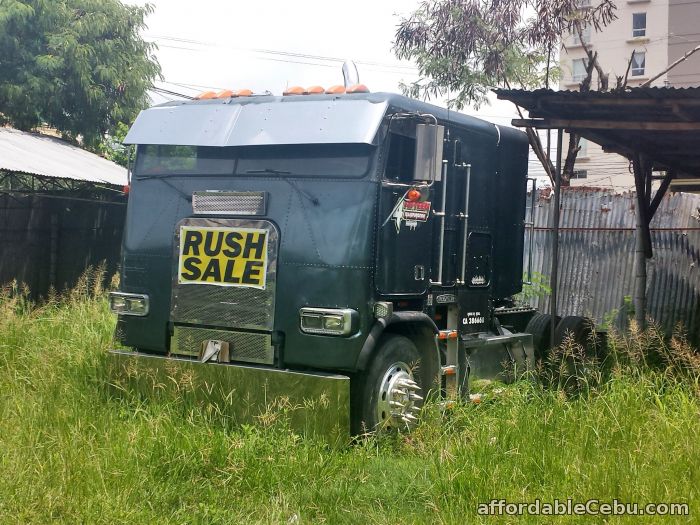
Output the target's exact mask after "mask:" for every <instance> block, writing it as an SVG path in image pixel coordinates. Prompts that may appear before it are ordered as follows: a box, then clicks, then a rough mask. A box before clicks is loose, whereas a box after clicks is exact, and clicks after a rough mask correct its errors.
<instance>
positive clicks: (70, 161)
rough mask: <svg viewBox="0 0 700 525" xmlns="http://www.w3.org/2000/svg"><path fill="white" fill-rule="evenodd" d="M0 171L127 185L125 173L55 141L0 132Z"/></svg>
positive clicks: (70, 146) (121, 168)
mask: <svg viewBox="0 0 700 525" xmlns="http://www.w3.org/2000/svg"><path fill="white" fill-rule="evenodd" d="M0 170H5V171H13V172H20V173H27V174H31V175H40V176H44V177H54V178H60V179H72V180H79V181H86V182H101V183H105V184H111V185H115V186H124V185H126V184H127V183H128V177H127V170H126V169H125V168H123V167H121V166H119V165H118V164H115V163H114V162H111V161H109V160H107V159H104V158H102V157H100V156H99V155H95V154H94V153H90V152H89V151H85V150H83V149H80V148H78V147H76V146H73V145H72V144H69V143H67V142H65V141H63V140H60V139H57V138H55V137H48V136H46V135H39V134H37V133H28V132H25V131H19V130H16V129H12V128H0Z"/></svg>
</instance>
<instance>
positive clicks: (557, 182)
mask: <svg viewBox="0 0 700 525" xmlns="http://www.w3.org/2000/svg"><path fill="white" fill-rule="evenodd" d="M562 143H563V130H561V129H558V130H557V166H556V173H555V177H554V210H553V217H552V222H553V223H554V224H552V227H553V231H552V270H551V275H550V281H549V286H550V288H551V290H552V291H551V297H550V300H549V315H550V316H551V319H552V322H551V323H550V325H551V328H550V332H549V337H550V339H549V343H550V345H551V346H554V331H555V330H556V328H557V323H556V322H555V320H556V318H557V288H558V286H557V285H558V277H559V276H558V273H559V212H560V210H559V207H560V203H561V148H562Z"/></svg>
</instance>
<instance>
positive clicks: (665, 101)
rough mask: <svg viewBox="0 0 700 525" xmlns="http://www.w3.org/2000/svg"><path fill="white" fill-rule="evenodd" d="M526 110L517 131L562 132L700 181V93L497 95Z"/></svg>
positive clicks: (514, 92)
mask: <svg viewBox="0 0 700 525" xmlns="http://www.w3.org/2000/svg"><path fill="white" fill-rule="evenodd" d="M496 94H497V96H498V98H500V99H505V100H510V101H511V102H514V103H515V104H517V105H518V106H521V107H523V108H525V109H527V110H528V112H529V113H530V119H516V120H514V121H513V124H514V125H516V126H532V127H536V128H545V129H546V128H561V129H566V130H567V131H572V132H575V133H577V134H579V135H581V136H582V137H584V138H586V139H589V140H591V141H593V142H596V143H598V144H600V145H601V146H602V147H603V149H604V150H605V151H609V152H614V153H619V154H621V155H624V156H625V157H627V158H630V159H631V158H632V157H633V156H634V155H635V154H640V153H641V154H643V155H644V156H646V157H647V158H649V159H650V160H651V161H652V162H653V163H654V166H655V167H657V168H660V169H672V170H675V171H676V172H677V174H678V175H682V176H685V177H690V178H700V148H699V147H698V145H699V144H700V88H685V89H677V88H667V87H645V88H632V89H629V90H627V91H622V92H614V91H613V92H605V93H602V92H599V91H590V92H586V93H580V92H578V91H552V90H549V89H538V90H534V91H524V90H518V89H508V90H506V89H499V90H496Z"/></svg>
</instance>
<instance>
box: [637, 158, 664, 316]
mask: <svg viewBox="0 0 700 525" xmlns="http://www.w3.org/2000/svg"><path fill="white" fill-rule="evenodd" d="M632 165H633V167H634V185H635V188H636V190H637V205H636V209H635V212H636V213H635V215H636V219H637V221H636V232H635V248H634V297H633V304H634V319H635V321H636V322H637V326H639V328H641V329H644V328H646V302H647V301H646V299H647V259H650V258H651V256H652V248H651V232H650V231H649V223H650V222H651V218H652V215H653V213H652V211H651V171H652V166H651V164H650V163H649V162H647V161H646V159H644V158H643V157H642V155H640V154H636V155H635V156H634V159H633V160H632ZM662 196H663V194H662ZM657 206H658V204H657Z"/></svg>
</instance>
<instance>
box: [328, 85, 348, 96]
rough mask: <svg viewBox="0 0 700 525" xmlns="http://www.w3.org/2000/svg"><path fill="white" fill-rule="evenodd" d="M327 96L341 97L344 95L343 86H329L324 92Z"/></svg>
mask: <svg viewBox="0 0 700 525" xmlns="http://www.w3.org/2000/svg"><path fill="white" fill-rule="evenodd" d="M326 93H328V94H329V95H342V94H343V93H345V86H331V87H329V88H328V89H327V90H326Z"/></svg>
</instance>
